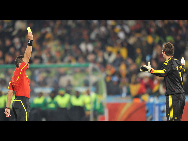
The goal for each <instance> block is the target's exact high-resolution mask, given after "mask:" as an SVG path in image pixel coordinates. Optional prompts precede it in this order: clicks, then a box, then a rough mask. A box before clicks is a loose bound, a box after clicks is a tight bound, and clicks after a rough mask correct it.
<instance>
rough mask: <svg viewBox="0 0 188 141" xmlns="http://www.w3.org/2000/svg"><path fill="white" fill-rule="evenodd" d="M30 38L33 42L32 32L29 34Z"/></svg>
mask: <svg viewBox="0 0 188 141" xmlns="http://www.w3.org/2000/svg"><path fill="white" fill-rule="evenodd" d="M28 38H29V39H30V40H33V34H32V33H31V32H28Z"/></svg>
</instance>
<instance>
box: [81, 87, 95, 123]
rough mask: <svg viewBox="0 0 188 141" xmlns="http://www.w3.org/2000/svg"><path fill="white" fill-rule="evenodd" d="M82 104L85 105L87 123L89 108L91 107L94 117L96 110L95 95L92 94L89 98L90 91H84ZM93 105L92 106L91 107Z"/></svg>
mask: <svg viewBox="0 0 188 141" xmlns="http://www.w3.org/2000/svg"><path fill="white" fill-rule="evenodd" d="M91 98H92V103H91ZM84 104H85V114H86V116H85V120H87V121H89V117H90V110H91V107H93V113H94V115H95V117H96V110H97V109H96V108H97V94H96V93H94V92H92V93H91V96H90V91H89V89H88V90H87V91H86V95H84ZM91 104H93V105H91Z"/></svg>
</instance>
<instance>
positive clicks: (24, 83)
mask: <svg viewBox="0 0 188 141" xmlns="http://www.w3.org/2000/svg"><path fill="white" fill-rule="evenodd" d="M28 38H29V40H28V44H27V48H26V50H25V53H24V56H23V55H20V56H17V58H16V59H15V65H16V69H15V71H14V74H13V76H12V79H11V81H10V82H9V86H8V89H9V91H8V95H7V104H6V108H5V112H4V113H5V114H6V117H9V116H11V115H10V103H11V100H12V95H13V91H14V92H15V99H14V100H13V103H12V109H13V112H14V115H15V120H16V121H27V119H28V117H29V112H30V104H29V99H30V83H29V78H28V76H27V75H26V73H25V71H26V70H27V69H28V68H29V63H28V62H29V59H30V57H31V52H32V42H33V35H32V32H31V31H28Z"/></svg>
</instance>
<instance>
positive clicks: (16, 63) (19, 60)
mask: <svg viewBox="0 0 188 141" xmlns="http://www.w3.org/2000/svg"><path fill="white" fill-rule="evenodd" d="M23 58H24V56H23V55H19V56H17V57H16V59H15V62H14V64H15V65H16V67H17V68H19V66H20V65H21V63H22V62H23Z"/></svg>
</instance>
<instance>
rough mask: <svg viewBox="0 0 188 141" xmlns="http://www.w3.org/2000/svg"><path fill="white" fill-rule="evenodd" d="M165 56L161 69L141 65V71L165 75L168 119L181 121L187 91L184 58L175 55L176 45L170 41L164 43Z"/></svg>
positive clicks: (163, 51)
mask: <svg viewBox="0 0 188 141" xmlns="http://www.w3.org/2000/svg"><path fill="white" fill-rule="evenodd" d="M162 54H163V58H164V59H165V60H166V61H165V62H164V63H163V65H162V68H161V70H154V69H153V68H151V66H146V65H144V66H141V71H148V72H150V73H151V74H154V75H157V76H159V77H164V81H165V85H166V94H165V96H166V117H167V121H180V119H181V118H182V114H183V109H184V106H185V91H184V88H183V73H184V72H185V67H184V65H185V62H184V60H183V61H182V62H180V61H179V60H177V59H175V58H174V57H173V55H174V46H173V44H171V43H170V42H167V43H166V44H164V45H163V50H162Z"/></svg>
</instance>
